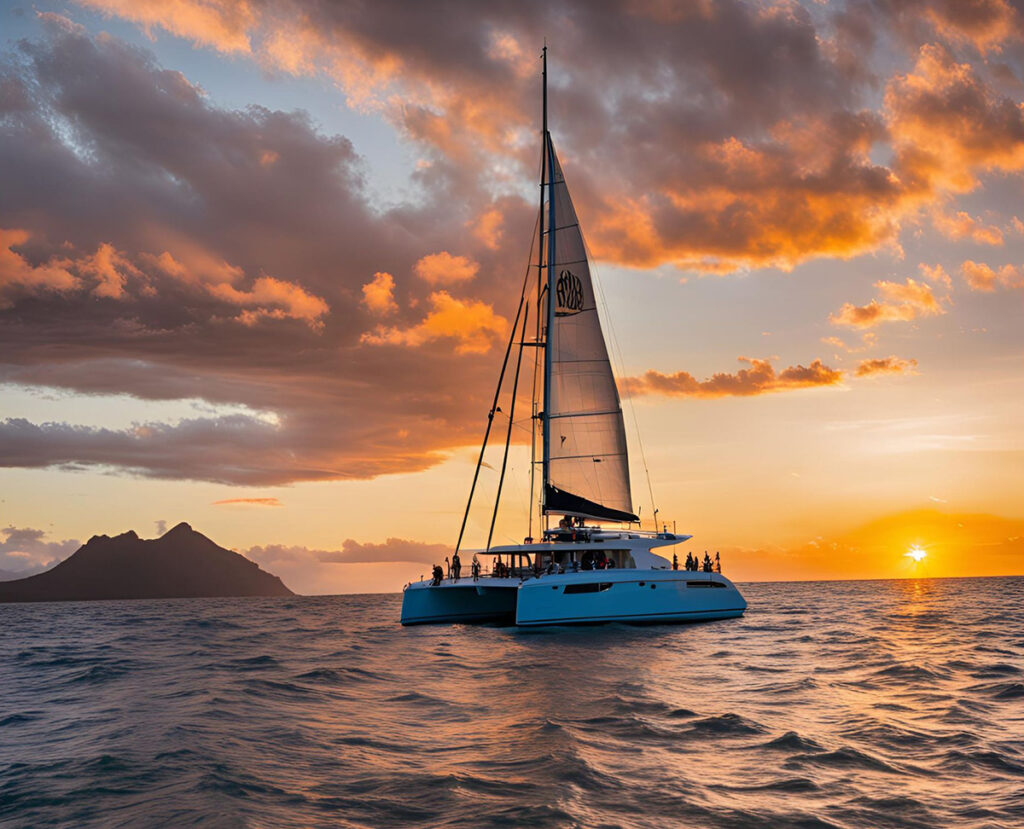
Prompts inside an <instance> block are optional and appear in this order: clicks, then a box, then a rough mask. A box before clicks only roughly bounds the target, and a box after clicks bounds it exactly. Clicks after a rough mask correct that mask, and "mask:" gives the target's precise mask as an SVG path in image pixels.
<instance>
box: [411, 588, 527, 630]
mask: <svg viewBox="0 0 1024 829" xmlns="http://www.w3.org/2000/svg"><path fill="white" fill-rule="evenodd" d="M518 588H519V579H495V578H482V579H480V580H479V581H473V580H472V578H468V579H459V581H457V582H456V581H452V580H450V579H445V580H444V581H442V582H441V583H440V584H438V585H435V584H433V583H431V582H429V581H419V582H413V583H412V584H410V585H409V586H408V587H406V588H405V592H404V593H403V594H402V624H403V625H431V624H445V623H451V622H463V623H469V622H507V623H511V622H514V621H515V618H516V593H517V591H518Z"/></svg>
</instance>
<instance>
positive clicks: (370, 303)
mask: <svg viewBox="0 0 1024 829" xmlns="http://www.w3.org/2000/svg"><path fill="white" fill-rule="evenodd" d="M362 290H363V305H365V306H366V307H367V308H368V309H369V310H370V311H371V312H372V313H374V314H376V315H378V316H385V315H387V314H393V313H395V312H396V311H398V303H396V302H395V278H394V277H393V276H392V275H391V274H389V273H384V272H382V271H378V272H377V273H375V274H374V275H373V279H371V280H370V281H369V282H367V283H366V284H365V285H363V288H362Z"/></svg>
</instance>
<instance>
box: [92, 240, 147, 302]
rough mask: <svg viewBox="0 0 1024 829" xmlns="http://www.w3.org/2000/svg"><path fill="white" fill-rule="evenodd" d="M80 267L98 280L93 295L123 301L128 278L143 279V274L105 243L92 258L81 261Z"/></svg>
mask: <svg viewBox="0 0 1024 829" xmlns="http://www.w3.org/2000/svg"><path fill="white" fill-rule="evenodd" d="M79 267H80V268H81V270H82V272H83V273H86V274H89V275H91V276H93V277H95V278H96V279H97V280H98V283H97V285H96V287H95V288H93V291H92V292H93V293H94V294H96V296H103V297H109V298H110V299H122V298H123V297H124V295H125V288H124V286H125V281H126V278H127V277H128V276H134V277H141V276H142V272H141V271H140V270H139V269H138V268H136V267H135V265H133V264H132V263H131V262H129V261H128V259H127V258H126V257H125V256H124V255H123V254H122V253H120V252H119V251H117V250H115V249H114V246H113V245H111V244H108V243H106V242H105V243H103V244H102V245H100V246H99V248H97V250H96V253H94V254H93V255H92V256H91V257H86V258H85V259H83V260H80V262H79Z"/></svg>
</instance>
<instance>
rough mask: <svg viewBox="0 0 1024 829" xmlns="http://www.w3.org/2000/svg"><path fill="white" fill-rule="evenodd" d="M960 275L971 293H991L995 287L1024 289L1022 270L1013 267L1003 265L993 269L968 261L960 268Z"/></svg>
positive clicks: (983, 264) (1023, 269)
mask: <svg viewBox="0 0 1024 829" xmlns="http://www.w3.org/2000/svg"><path fill="white" fill-rule="evenodd" d="M960 274H961V275H962V276H963V278H964V281H965V282H967V285H968V287H970V289H971V290H972V291H984V292H986V293H991V292H992V291H994V290H995V289H996V288H997V287H1001V288H1021V287H1024V268H1019V267H1017V266H1015V265H1003V266H1002V267H1000V268H998V269H995V268H992V267H990V266H988V265H986V264H985V263H984V262H974V261H972V260H970V259H968V260H967V261H966V262H964V263H963V264H962V265H961V266H960Z"/></svg>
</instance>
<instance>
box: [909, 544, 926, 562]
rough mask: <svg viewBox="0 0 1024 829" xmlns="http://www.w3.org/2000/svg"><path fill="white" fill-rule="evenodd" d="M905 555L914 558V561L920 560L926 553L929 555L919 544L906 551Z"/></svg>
mask: <svg viewBox="0 0 1024 829" xmlns="http://www.w3.org/2000/svg"><path fill="white" fill-rule="evenodd" d="M904 555H905V556H907V557H908V558H912V559H914V561H920V560H921V559H923V558H924V557H925V556H926V555H928V553H927V552H925V551H924V550H923V549H922V548H921V547H920V546H919V545H917V544H915V545H914V546H913V547H911V548H910V549H909V550H907V552H906V553H904Z"/></svg>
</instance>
